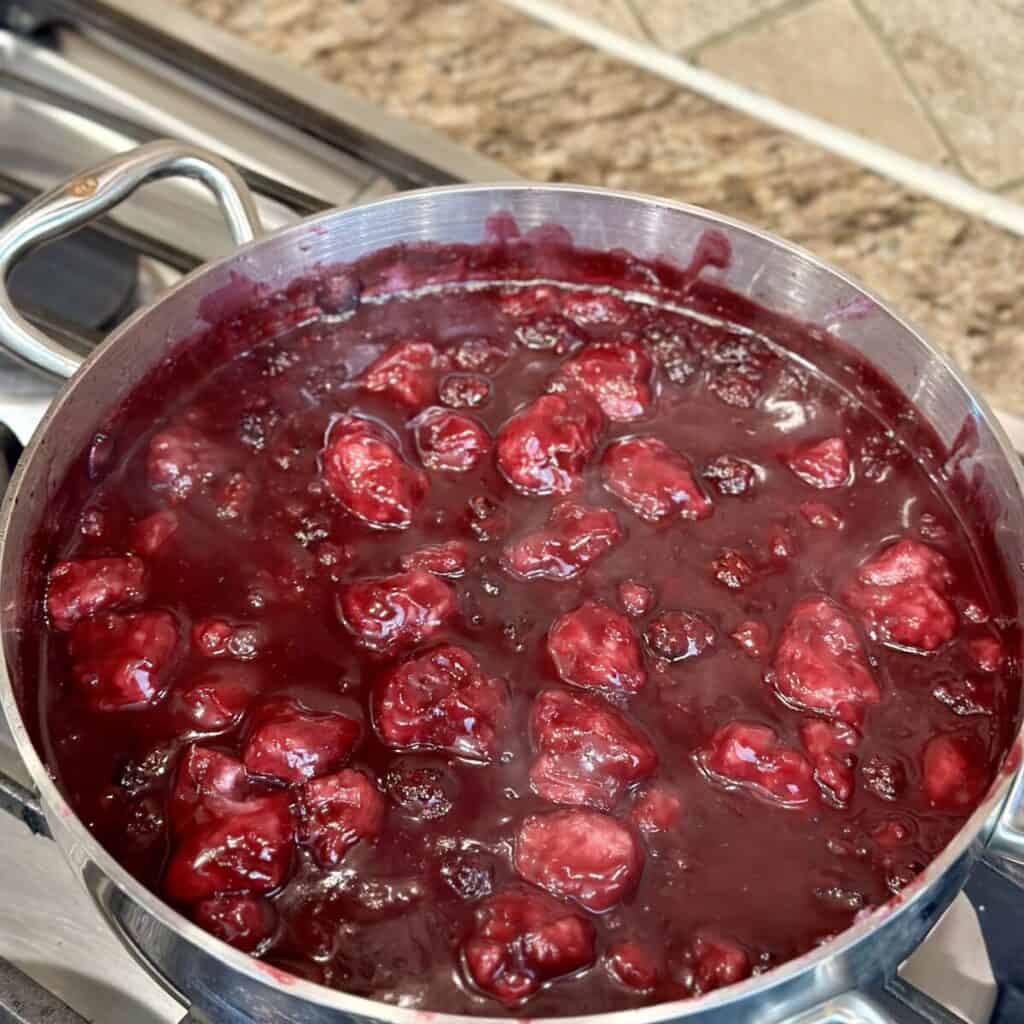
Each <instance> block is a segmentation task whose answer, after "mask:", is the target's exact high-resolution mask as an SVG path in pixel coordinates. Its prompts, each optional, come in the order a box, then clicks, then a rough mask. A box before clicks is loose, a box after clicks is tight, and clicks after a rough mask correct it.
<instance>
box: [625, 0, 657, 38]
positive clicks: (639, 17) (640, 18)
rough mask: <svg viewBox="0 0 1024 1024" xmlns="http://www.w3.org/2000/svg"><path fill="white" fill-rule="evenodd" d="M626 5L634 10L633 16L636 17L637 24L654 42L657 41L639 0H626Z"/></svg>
mask: <svg viewBox="0 0 1024 1024" xmlns="http://www.w3.org/2000/svg"><path fill="white" fill-rule="evenodd" d="M625 3H626V6H627V7H628V8H629V9H630V10H631V11H632V12H633V17H634V18H636V21H637V24H638V25H639V26H640V28H641V30H642V31H643V34H644V35H645V36H647V38H648V39H649V40H650V41H651V42H652V43H656V42H657V40H656V39H655V38H654V33H653V32H652V31H651V26H650V25H648V24H647V19H646V18H645V17H644V13H643V10H642V9H641V6H640V4H639V3H638V2H637V0H625Z"/></svg>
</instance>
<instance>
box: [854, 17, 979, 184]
mask: <svg viewBox="0 0 1024 1024" xmlns="http://www.w3.org/2000/svg"><path fill="white" fill-rule="evenodd" d="M850 6H851V7H853V9H854V11H855V12H856V13H857V14H859V15H860V18H861V21H863V22H864V24H865V25H866V26H867V29H868V31H869V32H870V33H871V34H872V35H873V36H874V37H875V39H876V40H877V42H878V45H879V46H881V48H882V52H883V53H884V54H885V55H886V56H887V57H888V58H889V63H890V64H892V66H893V67H894V68H895V69H896V74H897V75H899V77H900V80H901V81H902V82H903V84H904V85H905V86H906V88H907V91H908V92H909V93H910V95H911V96H912V97H913V98H914V101H915V102H916V103H917V106H918V109H919V110H920V111H921V113H922V114H923V115H924V119H925V120H926V121H927V122H928V124H930V125H931V127H932V131H933V132H935V135H936V137H937V138H938V140H939V142H941V143H942V145H943V147H944V148H945V150H946V155H947V156H948V157H949V159H950V162H951V163H952V164H953V167H954V168H955V169H956V170H957V171H958V172H959V174H960V176H961V177H963V178H966V179H967V180H968V181H970V180H971V175H969V174H968V173H967V170H966V168H965V167H964V164H963V161H962V160H961V159H960V154H959V153H958V152H957V149H956V146H954V145H953V140H952V139H950V137H949V136H948V135H947V134H946V129H945V128H943V126H942V125H941V124H940V123H939V120H938V118H936V116H935V114H934V112H933V111H932V108H931V105H930V104H929V103H928V101H927V100H926V99H925V98H924V96H922V95H921V93H920V91H919V90H918V88H917V85H916V84H915V82H914V80H913V79H912V78H911V77H910V75H909V74H908V73H907V69H906V68H905V67H904V65H903V61H902V60H900V57H899V54H898V53H897V52H896V48H895V47H894V46H893V45H892V40H891V39H890V38H889V37H888V36H887V35H886V34H885V32H884V30H883V29H882V25H881V23H880V22H879V21H878V19H877V18H876V17H875V16H874V15H873V14H872V13H871V12H870V11H869V10H868V9H867V8H866V7H865V6H864V3H863V0H850Z"/></svg>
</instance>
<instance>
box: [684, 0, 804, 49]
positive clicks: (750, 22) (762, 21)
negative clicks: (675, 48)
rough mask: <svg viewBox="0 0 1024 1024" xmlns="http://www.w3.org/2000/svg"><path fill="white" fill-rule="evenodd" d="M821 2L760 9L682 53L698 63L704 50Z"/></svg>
mask: <svg viewBox="0 0 1024 1024" xmlns="http://www.w3.org/2000/svg"><path fill="white" fill-rule="evenodd" d="M820 2H821V0H784V2H783V3H780V4H777V5H776V6H775V7H769V8H768V10H766V11H759V12H758V13H757V14H753V15H751V16H750V17H749V18H745V19H744V20H743V21H740V22H738V23H737V24H735V25H732V26H731V27H730V28H725V29H722V31H721V32H712V33H711V35H709V36H708V37H707V38H706V39H702V40H701V41H700V42H699V43H694V44H693V46H690V47H687V48H686V49H685V50H682V51H680V55H681V56H682V58H683V59H684V60H689V61H693V62H694V63H698V62H699V57H700V55H701V53H703V51H704V50H707V49H710V48H711V47H712V46H717V45H718V44H719V43H727V42H728V41H729V40H730V39H735V38H736V37H737V36H740V35H743V34H744V33H746V32H750V31H756V30H757V29H759V28H761V27H762V26H763V25H767V24H768V23H769V22H770V21H775V20H776V18H785V17H787V16H788V15H790V14H795V13H796V12H797V11H802V10H803V9H804V8H807V7H813V6H814V5H815V4H816V3H820Z"/></svg>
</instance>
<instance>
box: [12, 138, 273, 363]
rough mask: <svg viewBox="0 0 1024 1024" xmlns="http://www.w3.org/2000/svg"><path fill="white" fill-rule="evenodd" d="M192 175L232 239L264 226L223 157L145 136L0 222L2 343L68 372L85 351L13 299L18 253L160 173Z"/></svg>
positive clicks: (68, 229) (243, 238)
mask: <svg viewBox="0 0 1024 1024" xmlns="http://www.w3.org/2000/svg"><path fill="white" fill-rule="evenodd" d="M174 177H185V178H193V179H194V180H196V181H198V182H201V183H202V184H203V185H205V186H206V187H207V188H208V189H209V190H210V191H211V192H212V193H213V195H214V197H215V198H216V199H217V202H218V204H219V205H220V208H221V211H222V212H223V214H224V217H225V219H226V220H227V222H228V227H229V229H230V230H231V234H232V236H233V238H234V240H235V241H236V242H237V243H238V244H239V245H242V244H243V243H245V242H251V241H252V240H253V239H254V238H256V237H257V236H258V235H260V234H261V233H262V226H261V225H260V218H259V213H258V211H257V209H256V203H255V200H254V199H253V195H252V193H251V192H250V191H249V187H248V185H246V183H245V182H244V181H243V180H242V176H241V175H240V174H239V173H238V171H237V170H235V168H234V167H232V166H231V164H229V163H228V162H227V161H226V160H222V159H221V158H220V157H219V156H217V155H216V154H215V153H212V152H210V150H208V149H202V148H201V147H199V146H190V145H186V144H185V143H182V142H172V141H160V142H149V143H146V144H145V145H143V146H139V147H137V148H136V149H132V150H129V151H128V152H127V153H121V154H119V155H118V156H115V157H113V158H111V159H110V160H107V161H106V162H104V163H102V164H99V165H97V166H96V167H93V168H92V169H91V170H88V171H84V172H83V173H81V174H78V175H76V176H75V177H74V178H72V179H71V180H70V181H67V182H65V183H64V184H62V185H58V186H57V187H56V188H55V189H53V190H52V191H51V192H47V193H45V194H44V195H42V196H40V197H39V198H38V199H36V200H35V201H34V202H32V203H30V204H29V205H28V206H26V207H25V208H24V209H23V210H21V212H20V213H19V214H18V215H17V216H16V217H15V218H14V219H13V220H11V221H9V222H8V223H7V224H6V225H5V226H4V227H3V228H2V229H0V344H2V345H3V346H4V347H6V348H7V349H9V350H10V351H11V352H12V353H13V354H14V355H15V356H17V357H18V358H20V359H22V360H24V361H25V362H27V363H29V364H31V365H33V366H36V367H38V368H39V369H41V370H44V371H46V372H47V373H50V374H53V375H54V376H57V377H70V376H72V375H73V374H74V372H75V371H76V370H77V369H78V367H79V366H80V365H81V363H82V359H83V357H82V356H80V355H79V354H78V353H76V352H73V351H71V350H70V349H68V348H65V347H64V346H63V345H61V344H60V343H59V342H57V341H54V340H53V339H52V338H49V337H47V336H46V335H45V334H44V333H43V332H42V331H40V330H38V329H37V328H35V327H33V326H32V325H31V324H30V323H29V322H28V321H27V320H25V318H24V317H22V316H21V315H20V314H19V313H18V311H17V310H16V309H15V308H14V304H13V303H12V302H11V296H10V293H9V292H8V290H7V279H8V277H9V276H10V273H11V271H12V270H13V269H14V266H15V264H16V263H17V262H18V260H19V259H20V258H21V257H22V256H24V255H25V254H27V253H28V252H30V251H31V250H32V249H34V248H36V246H38V245H42V244H43V243H45V242H51V241H53V240H54V239H57V238H61V237H62V236H64V235H67V234H70V233H71V232H72V231H74V230H76V229H77V228H80V227H82V226H83V225H85V224H87V223H88V222H89V221H90V220H92V219H93V218H94V217H97V216H99V215H100V214H103V213H106V212H107V211H108V210H111V209H112V208H113V207H115V206H117V204H118V203H120V202H121V201H122V200H124V199H127V198H128V197H129V196H130V195H131V194H132V193H133V192H134V191H135V190H136V189H137V188H139V187H140V186H141V185H145V184H146V183H147V182H150V181H157V180H158V179H160V178H174Z"/></svg>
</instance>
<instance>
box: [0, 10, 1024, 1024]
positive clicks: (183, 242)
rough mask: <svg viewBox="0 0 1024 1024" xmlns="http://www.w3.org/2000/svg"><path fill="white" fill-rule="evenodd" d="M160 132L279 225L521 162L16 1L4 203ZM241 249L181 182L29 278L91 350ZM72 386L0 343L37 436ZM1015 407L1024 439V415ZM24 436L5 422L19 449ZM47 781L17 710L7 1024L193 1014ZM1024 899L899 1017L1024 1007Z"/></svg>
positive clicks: (3, 209)
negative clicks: (144, 959)
mask: <svg viewBox="0 0 1024 1024" xmlns="http://www.w3.org/2000/svg"><path fill="white" fill-rule="evenodd" d="M161 136H168V137H176V138H180V139H184V140H187V141H190V142H195V143H199V144H201V145H206V146H209V147H210V148H212V149H215V150H217V151H219V152H220V153H221V154H222V155H224V156H225V157H227V158H229V159H231V160H233V161H234V162H236V163H237V164H239V165H240V166H241V167H243V168H244V169H245V173H246V177H247V179H248V181H249V183H250V185H251V186H252V187H253V188H254V189H255V190H256V191H257V192H258V194H259V205H260V212H261V215H262V219H263V223H264V224H265V225H266V226H267V228H268V229H269V230H273V229H274V228H276V227H280V226H283V225H285V224H288V223H291V222H293V221H294V220H296V219H298V218H300V217H302V216H305V215H307V214H309V213H313V212H316V211H317V210H320V209H324V208H326V207H329V206H349V205H353V204H355V203H358V202H361V201H365V200H367V199H369V198H373V197H377V196H383V195H387V194H389V193H392V192H396V191H399V190H402V189H406V188H413V187H419V186H423V185H436V184H444V183H450V182H456V181H474V180H476V181H497V180H502V179H505V180H507V179H509V178H511V177H512V175H510V174H509V173H508V172H507V171H506V170H505V169H504V168H502V167H500V166H499V165H496V164H494V163H492V162H491V161H489V160H487V159H485V158H483V157H481V156H479V155H477V154H474V153H470V152H468V151H465V150H462V149H459V148H458V147H455V146H453V145H452V144H451V143H449V142H447V141H446V140H444V139H442V138H441V137H439V136H435V135H433V134H431V133H430V132H427V131H424V130H422V129H419V128H416V127H414V126H412V125H409V124H405V123H403V122H400V121H396V120H394V119H393V118H391V117H389V116H388V115H386V114H384V113H383V112H381V111H379V110H376V109H373V108H372V107H370V106H368V105H367V104H365V103H363V102H362V101H360V100H358V99H356V98H355V97H352V96H349V95H348V94H346V93H344V92H342V91H341V90H339V89H337V88H336V87H334V86H331V85H329V84H327V83H324V82H322V81H320V80H319V79H313V78H310V77H308V76H306V75H304V74H303V73H301V72H299V71H296V70H295V69H294V68H293V67H291V66H289V65H288V64H285V63H283V62H281V61H279V60H277V59H275V58H273V57H271V56H269V55H267V54H265V53H263V52H261V51H258V50H255V49H253V48H250V47H248V46H247V45H245V44H243V43H240V42H239V41H237V40H235V39H233V38H231V37H228V36H226V35H224V34H222V33H220V32H218V31H216V30H215V29H211V27H210V26H209V25H207V24H206V23H203V22H199V21H198V20H196V19H193V18H192V17H191V16H189V15H187V14H185V13H184V12H182V11H180V10H177V9H167V7H166V5H164V4H162V3H161V2H160V0H14V2H11V0H0V219H3V218H4V217H6V216H9V215H10V213H11V212H13V210H14V209H16V208H17V207H18V206H19V205H21V204H22V203H24V202H25V201H26V200H28V199H30V198H32V197H33V196H34V195H36V194H38V193H39V192H40V191H42V190H44V189H46V188H48V187H51V186H52V185H54V184H56V183H57V182H59V181H61V180H63V179H65V178H67V177H69V176H70V175H71V174H72V173H73V172H75V171H77V170H79V169H81V168H83V167H85V166H88V165H90V164H93V163H96V162H98V161H100V160H102V159H103V158H105V157H106V156H108V155H110V154H112V153H115V152H118V151H120V150H124V149H128V148H130V147H131V146H132V145H134V144H136V143H138V142H142V141H146V140H147V139H150V138H155V137H161ZM4 197H6V201H5V199H4ZM229 246H230V241H229V239H228V238H227V237H226V234H225V232H224V229H223V226H222V222H221V219H220V217H219V215H218V213H217V210H216V207H215V205H214V204H213V202H212V201H211V200H210V199H209V198H208V197H207V196H206V194H205V193H204V192H203V191H202V190H201V189H199V188H197V187H194V186H192V185H190V184H188V183H182V182H173V183H172V182H166V183H161V184H158V185H154V186H150V187H149V188H147V189H146V190H145V191H144V192H143V193H141V194H140V195H139V196H138V197H136V198H134V199H133V200H132V201H131V202H130V203H128V204H126V205H125V206H123V207H121V208H120V209H119V210H118V212H117V214H116V216H115V217H112V218H109V219H107V220H106V221H104V222H102V223H101V224H99V225H98V226H97V228H96V229H90V231H88V232H86V233H83V234H81V235H79V236H76V238H75V239H74V240H72V241H68V242H62V243H58V244H57V245H56V246H52V247H50V248H49V249H47V250H45V251H43V252H41V253H38V254H36V255H34V256H33V257H32V258H31V259H30V260H29V261H27V262H26V264H25V265H24V266H23V267H19V268H18V271H16V273H15V275H14V280H13V281H12V290H13V291H14V293H15V295H16V297H17V298H18V299H19V302H20V304H21V307H22V308H23V309H24V310H25V311H26V312H27V313H28V314H29V315H30V317H31V318H32V319H33V320H34V321H36V322H37V323H39V324H40V325H43V326H45V327H46V329H47V330H49V331H52V332H57V333H60V334H61V336H62V337H63V338H65V339H66V340H68V341H69V342H70V343H71V344H73V345H76V346H80V347H89V346H91V345H94V344H95V343H96V342H97V341H98V340H99V339H100V338H101V337H102V336H103V335H104V334H105V333H106V332H107V331H108V330H110V329H111V328H112V327H113V326H115V325H116V324H117V323H118V322H120V320H122V319H123V318H124V317H125V316H127V315H128V314H129V313H130V312H132V311H133V310H134V309H136V308H138V307H140V306H142V305H145V304H146V303H147V302H148V301H150V300H151V299H152V298H153V297H154V296H155V295H157V294H158V293H159V292H160V290H161V289H163V288H165V287H166V286H168V285H169V284H171V283H173V282H174V281H175V280H176V279H177V278H178V277H179V276H180V275H181V274H183V273H186V272H188V271H189V270H190V269H192V268H193V267H195V266H196V265H198V264H199V263H201V262H203V261H204V260H207V259H210V258H213V257H216V256H218V255H221V254H222V253H224V252H226V251H227V250H228V248H229ZM56 388H57V385H56V384H55V383H53V382H51V381H49V380H45V379H43V378H41V377H39V376H37V375H35V374H34V373H33V372H31V371H29V370H26V369H24V368H22V367H21V366H19V365H18V364H16V363H14V362H13V361H12V360H10V359H9V358H7V357H6V356H3V355H0V423H2V424H6V425H7V427H8V428H9V429H10V431H12V432H13V434H14V435H15V436H16V438H17V439H18V440H20V441H21V442H22V443H24V442H26V441H27V440H28V438H29V437H30V436H31V434H32V431H33V430H34V428H35V426H36V424H37V423H38V421H39V419H40V417H41V416H42V414H43V412H44V411H45V409H46V407H47V405H48V403H49V402H50V400H51V399H52V397H53V395H54V394H55V392H56ZM1003 419H1004V423H1005V424H1006V426H1007V428H1008V430H1009V431H1010V433H1011V436H1012V437H1014V439H1015V440H1016V441H1017V443H1018V447H1019V448H1020V449H1021V450H1024V423H1022V422H1021V421H1019V420H1015V419H1013V418H1012V417H1005V418H1003ZM16 447H17V442H16V440H15V439H14V438H13V437H11V436H9V435H8V434H7V433H5V432H4V431H3V429H2V428H0V450H2V452H3V454H4V455H6V456H7V458H8V461H9V460H10V459H11V458H13V457H14V455H15V454H16ZM0 468H2V467H0ZM27 785H28V779H27V778H26V776H25V774H24V770H23V769H22V767H21V765H20V764H19V762H18V758H17V754H16V753H15V751H14V749H13V746H12V745H11V741H10V739H9V737H8V736H7V735H6V730H5V729H4V727H3V726H2V724H0V810H3V811H7V812H9V813H6V814H4V813H0V1022H5V1021H16V1022H23V1024H42V1022H44V1021H45V1022H47V1024H75V1022H80V1021H82V1020H91V1021H102V1022H104V1024H129V1022H130V1024H155V1022H179V1021H182V1020H183V1017H184V1015H185V1010H184V1008H183V1007H182V1006H181V1005H180V1004H179V1003H177V1002H176V1001H175V1000H174V999H172V998H171V997H170V996H169V995H167V994H166V993H165V992H164V991H163V990H162V989H161V987H160V986H159V985H158V984H157V983H156V982H155V981H154V980H153V979H152V978H151V977H150V976H149V975H147V974H146V973H145V972H144V971H143V970H142V969H141V968H140V967H139V966H138V965H137V964H136V963H135V962H134V961H133V960H132V959H131V958H130V957H129V956H128V954H127V953H125V952H124V950H123V949H122V947H121V946H120V944H119V943H118V941H117V940H116V939H115V938H114V937H113V935H112V934H111V933H110V932H109V931H108V930H107V929H106V927H105V926H104V925H103V924H102V922H101V921H100V920H99V917H98V915H97V914H96V913H95V911H94V909H93V908H92V907H91V905H90V904H89V902H88V899H87V897H86V895H85V893H84V891H81V890H80V887H79V885H78V883H77V881H76V880H75V879H74V877H73V875H72V873H71V871H70V870H69V869H68V868H67V867H66V866H65V864H64V861H63V859H62V857H61V854H60V852H59V851H58V849H57V847H56V845H55V844H54V843H53V842H52V841H51V840H50V839H49V838H48V837H47V834H46V826H45V821H44V820H43V818H42V815H41V814H40V813H39V811H38V805H37V804H36V803H35V801H34V797H33V794H32V793H31V791H30V790H29V789H28V788H27ZM1021 913H1024V889H1020V888H1015V886H1014V885H1013V884H1012V883H1011V882H1010V881H1009V880H1007V879H1005V878H1002V877H1000V876H999V875H998V874H997V873H996V872H995V871H993V870H992V869H990V868H987V867H983V868H979V869H978V871H977V872H976V873H975V876H974V877H973V878H972V881H971V883H970V885H969V886H968V895H963V894H962V895H961V896H959V897H958V898H957V900H956V902H955V903H954V904H953V906H952V907H951V908H950V910H949V912H948V913H947V915H946V916H945V918H944V919H943V920H942V922H941V923H940V924H939V926H938V927H937V928H936V929H935V931H934V932H933V933H932V935H931V936H930V937H929V938H928V939H927V940H926V941H925V943H924V944H923V945H922V946H921V947H920V949H919V950H918V951H917V952H916V953H915V955H914V956H913V957H912V958H911V959H910V960H909V961H908V962H907V964H905V965H904V967H903V969H902V970H901V972H900V977H899V978H897V979H893V981H892V982H890V983H889V985H888V986H887V993H888V997H887V999H888V1002H889V1004H890V1005H891V1008H892V1010H891V1012H892V1017H893V1020H894V1021H899V1022H906V1024H910V1022H914V1024H920V1022H921V1021H930V1022H932V1024H943V1022H946V1024H948V1022H953V1021H967V1022H968V1024H1006V1022H1010V1021H1014V1022H1018V1021H1024V993H1022V992H1021V991H1020V990H1019V989H1018V988H1016V987H1015V985H1014V982H1016V984H1017V985H1022V984H1024V940H1021V939H1020V938H1019V934H1020V933H1019V930H1018V928H1019V926H1018V921H1019V918H1020V915H1021ZM838 1019H839V1018H837V1020H838ZM844 1019H845V1018H844ZM211 1024H215V1022H211Z"/></svg>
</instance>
